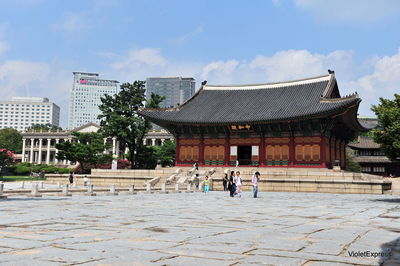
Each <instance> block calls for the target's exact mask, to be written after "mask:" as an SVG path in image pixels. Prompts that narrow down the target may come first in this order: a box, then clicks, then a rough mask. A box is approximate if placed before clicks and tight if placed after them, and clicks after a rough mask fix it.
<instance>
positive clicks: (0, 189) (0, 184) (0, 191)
mask: <svg viewBox="0 0 400 266" xmlns="http://www.w3.org/2000/svg"><path fill="white" fill-rule="evenodd" d="M3 191H4V183H3V182H0V199H6V198H7V196H4V195H3Z"/></svg>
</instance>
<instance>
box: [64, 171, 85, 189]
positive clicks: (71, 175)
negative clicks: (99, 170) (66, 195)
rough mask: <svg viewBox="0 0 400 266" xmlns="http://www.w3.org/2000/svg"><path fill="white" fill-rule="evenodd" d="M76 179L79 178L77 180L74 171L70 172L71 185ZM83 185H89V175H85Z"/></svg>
mask: <svg viewBox="0 0 400 266" xmlns="http://www.w3.org/2000/svg"><path fill="white" fill-rule="evenodd" d="M74 179H75V181H77V180H76V177H75V176H74V173H73V172H70V174H69V176H68V181H69V183H70V184H71V185H72V184H73V183H74ZM83 185H84V186H85V187H86V186H88V185H89V178H88V177H87V175H85V176H84V177H83Z"/></svg>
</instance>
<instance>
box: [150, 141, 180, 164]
mask: <svg viewBox="0 0 400 266" xmlns="http://www.w3.org/2000/svg"><path fill="white" fill-rule="evenodd" d="M154 148H155V151H154V157H155V158H156V160H161V164H162V166H174V165H175V150H176V144H175V141H171V140H166V141H164V143H163V145H161V146H155V147H154Z"/></svg>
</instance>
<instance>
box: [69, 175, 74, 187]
mask: <svg viewBox="0 0 400 266" xmlns="http://www.w3.org/2000/svg"><path fill="white" fill-rule="evenodd" d="M68 179H69V183H70V184H71V185H72V183H74V174H73V173H72V172H71V173H70V174H69V178H68Z"/></svg>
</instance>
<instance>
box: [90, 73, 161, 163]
mask: <svg viewBox="0 0 400 266" xmlns="http://www.w3.org/2000/svg"><path fill="white" fill-rule="evenodd" d="M164 99H165V97H162V96H159V95H156V94H152V95H151V97H150V99H149V101H146V98H145V81H140V80H137V81H134V82H133V84H131V83H123V84H122V85H121V87H120V92H119V93H118V94H116V95H114V96H110V95H105V97H102V98H101V102H102V104H101V105H100V106H99V109H100V110H101V112H102V114H100V115H99V116H98V119H102V121H101V122H100V125H101V129H100V132H101V133H102V134H103V135H104V136H109V137H116V138H117V140H118V141H119V142H120V148H123V149H124V148H128V149H129V151H130V152H129V153H128V159H129V161H130V162H131V168H132V169H133V168H144V167H145V165H147V160H146V158H145V157H143V152H148V150H147V149H146V147H145V145H144V144H143V139H144V136H145V135H146V134H147V132H148V131H149V129H150V128H151V123H150V122H148V121H147V120H145V119H144V118H143V117H142V116H140V115H138V113H137V111H138V110H139V108H142V107H144V103H147V104H146V107H151V108H157V107H159V104H160V103H161V102H162V101H163V100H164Z"/></svg>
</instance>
